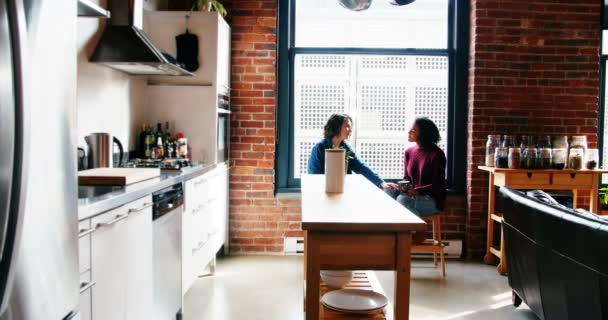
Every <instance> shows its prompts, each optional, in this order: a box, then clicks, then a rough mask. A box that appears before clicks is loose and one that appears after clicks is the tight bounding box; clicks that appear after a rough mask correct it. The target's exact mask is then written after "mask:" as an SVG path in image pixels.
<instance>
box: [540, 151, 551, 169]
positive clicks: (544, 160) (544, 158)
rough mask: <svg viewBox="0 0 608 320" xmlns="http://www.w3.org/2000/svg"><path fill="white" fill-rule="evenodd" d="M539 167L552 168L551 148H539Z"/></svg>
mask: <svg viewBox="0 0 608 320" xmlns="http://www.w3.org/2000/svg"><path fill="white" fill-rule="evenodd" d="M538 169H551V148H540V149H539V151H538Z"/></svg>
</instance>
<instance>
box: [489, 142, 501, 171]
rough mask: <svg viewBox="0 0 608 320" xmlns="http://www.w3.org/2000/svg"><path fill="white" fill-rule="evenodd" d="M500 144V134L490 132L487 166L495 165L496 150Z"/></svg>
mask: <svg viewBox="0 0 608 320" xmlns="http://www.w3.org/2000/svg"><path fill="white" fill-rule="evenodd" d="M499 145H500V135H497V134H489V135H488V140H487V141H486V166H488V167H493V166H494V152H495V149H496V147H498V146H499Z"/></svg>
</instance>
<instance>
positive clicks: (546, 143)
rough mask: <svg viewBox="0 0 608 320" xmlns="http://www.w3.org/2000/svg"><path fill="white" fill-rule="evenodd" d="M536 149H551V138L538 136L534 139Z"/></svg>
mask: <svg viewBox="0 0 608 320" xmlns="http://www.w3.org/2000/svg"><path fill="white" fill-rule="evenodd" d="M536 147H537V148H539V149H542V148H551V137H550V136H539V137H538V138H537V139H536Z"/></svg>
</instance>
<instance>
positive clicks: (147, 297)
mask: <svg viewBox="0 0 608 320" xmlns="http://www.w3.org/2000/svg"><path fill="white" fill-rule="evenodd" d="M151 205H152V197H150V196H148V197H145V198H143V199H140V200H137V201H134V202H132V203H131V204H129V205H127V207H128V212H129V217H128V218H127V219H126V221H125V227H126V228H127V230H128V232H127V234H126V235H125V239H126V240H125V243H124V244H123V246H125V248H126V253H127V256H126V258H125V260H124V262H125V266H126V275H127V280H126V282H125V286H126V288H125V295H126V301H125V306H126V312H125V315H126V319H133V320H148V319H151V318H152V314H151V311H152V307H153V305H154V296H153V290H154V286H153V284H154V283H153V281H154V277H153V268H152V263H153V252H152V244H153V242H152V241H153V240H152V207H151Z"/></svg>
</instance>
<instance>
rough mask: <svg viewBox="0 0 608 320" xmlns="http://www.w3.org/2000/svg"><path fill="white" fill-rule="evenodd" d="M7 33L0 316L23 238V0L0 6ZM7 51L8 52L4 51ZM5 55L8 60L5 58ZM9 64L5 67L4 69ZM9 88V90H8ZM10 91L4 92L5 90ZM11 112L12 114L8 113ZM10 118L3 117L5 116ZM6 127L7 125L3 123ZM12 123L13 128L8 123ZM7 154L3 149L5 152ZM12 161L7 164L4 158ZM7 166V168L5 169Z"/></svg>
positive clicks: (0, 162) (0, 57) (0, 62)
mask: <svg viewBox="0 0 608 320" xmlns="http://www.w3.org/2000/svg"><path fill="white" fill-rule="evenodd" d="M5 28H7V29H8V35H6V36H5V35H4V34H3V35H2V36H0V39H2V40H3V42H1V43H0V50H3V49H4V52H2V51H0V68H2V70H8V71H9V72H6V73H3V76H4V77H9V78H10V79H3V80H2V81H0V83H4V85H5V86H7V87H0V99H1V98H2V97H8V99H9V100H12V101H11V102H9V103H8V104H4V102H5V101H1V103H0V105H3V104H4V105H5V106H7V107H1V106H0V145H2V147H3V149H5V143H7V145H8V146H10V147H11V150H12V152H8V151H7V152H2V154H0V169H2V170H1V171H4V170H5V169H8V174H9V175H11V176H10V178H9V179H8V181H7V179H5V178H4V177H3V176H0V191H1V192H4V190H5V189H7V190H8V192H7V195H8V198H7V201H3V202H4V203H6V204H7V207H6V208H2V207H0V220H1V221H0V316H1V315H2V314H3V313H4V312H5V311H6V309H7V307H8V300H9V294H8V292H10V289H11V284H12V282H13V279H14V277H15V272H16V266H17V261H16V260H17V259H16V258H17V256H18V251H19V250H18V249H19V244H20V239H21V234H22V224H23V219H24V217H23V215H24V212H25V211H24V204H25V200H24V199H25V196H26V185H27V176H28V175H27V173H28V166H27V164H26V160H27V159H29V151H28V150H29V134H28V131H29V121H30V118H29V108H28V102H27V99H28V98H27V95H26V94H25V93H26V92H27V89H26V88H25V87H26V86H27V80H26V78H27V71H26V70H25V69H26V66H27V63H26V61H27V56H28V55H27V52H26V50H27V45H26V43H27V32H26V31H27V27H26V17H25V9H24V4H23V0H7V1H3V2H2V5H0V32H5V31H6V30H5ZM7 47H8V50H6V49H7ZM6 53H8V55H9V56H8V57H5V56H4V55H5V54H6ZM7 63H9V64H8V65H6V64H7ZM11 84H12V86H11ZM7 89H8V90H9V91H8V92H4V90H7ZM8 109H12V111H7V110H8ZM11 113H12V117H5V114H8V115H11ZM7 121H8V122H9V123H6V122H7ZM11 121H12V124H11V123H10V122H11ZM7 126H8V128H11V129H9V130H11V131H12V132H9V134H8V135H6V134H5V132H4V131H3V130H5V129H4V128H6V127H7ZM5 150H6V149H5ZM7 155H8V156H11V157H12V159H10V160H8V161H10V162H8V163H7V162H6V161H7V160H5V159H6V158H1V157H6V156H7ZM5 165H6V166H5Z"/></svg>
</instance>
